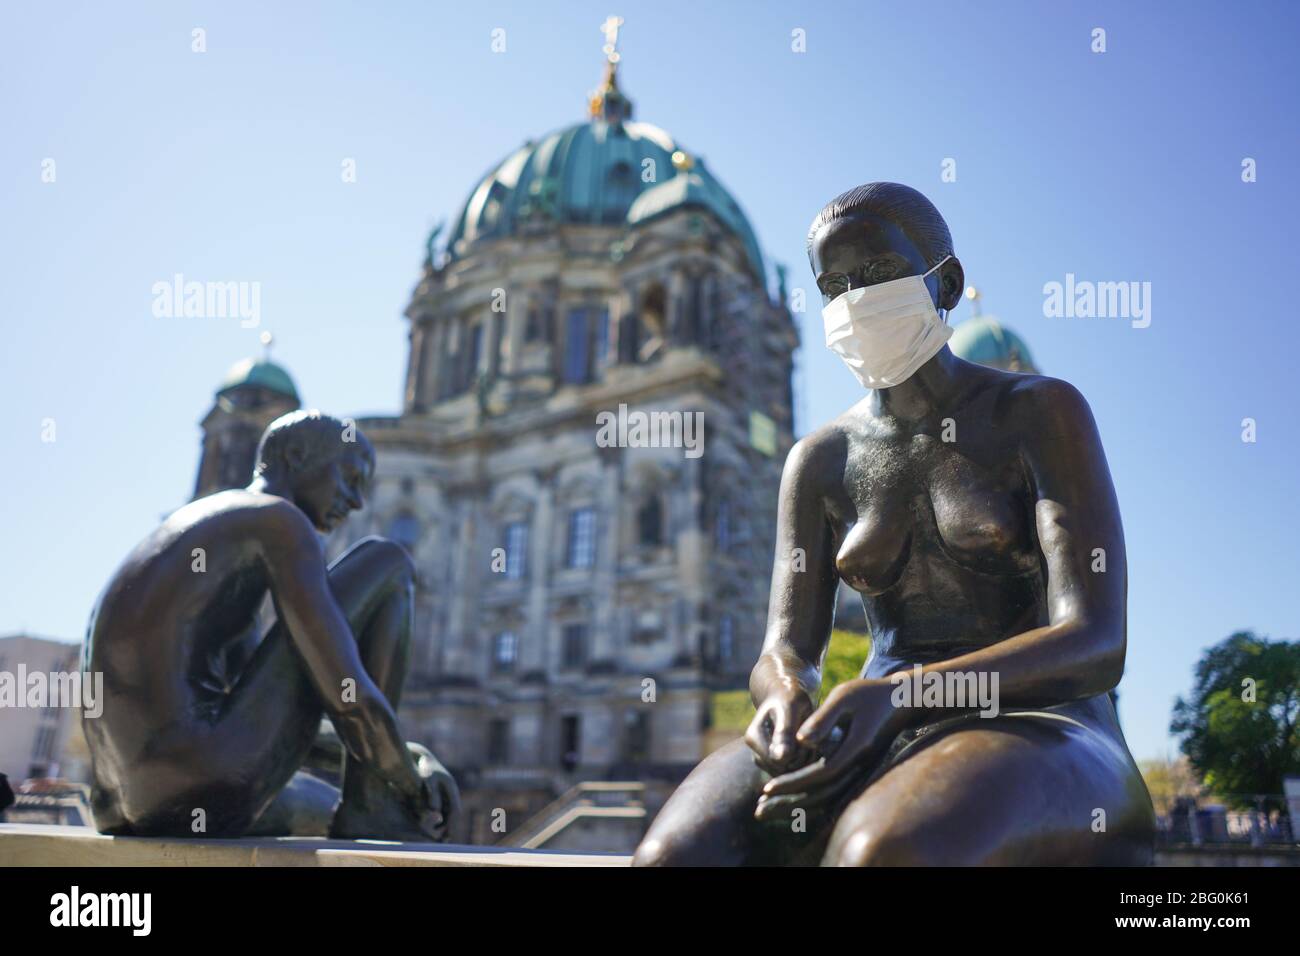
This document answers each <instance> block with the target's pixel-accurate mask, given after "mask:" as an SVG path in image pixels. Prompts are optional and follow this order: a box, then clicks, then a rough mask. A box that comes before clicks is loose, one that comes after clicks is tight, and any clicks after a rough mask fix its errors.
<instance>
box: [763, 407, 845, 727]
mask: <svg viewBox="0 0 1300 956" xmlns="http://www.w3.org/2000/svg"><path fill="white" fill-rule="evenodd" d="M837 469H838V470H837ZM843 473H844V452H843V438H842V436H839V435H838V433H834V432H828V431H822V432H817V433H815V434H813V435H810V436H808V437H807V438H804V439H803V440H802V441H800V442H798V443H797V444H796V445H795V446H794V447H793V448H792V449H791V450H790V454H789V456H788V457H787V458H786V461H785V468H784V470H783V471H782V473H781V490H780V496H779V500H778V503H777V527H776V554H775V556H774V558H773V562H772V586H771V594H770V597H769V599H768V610H767V635H766V637H765V639H764V641H763V651H762V654H761V655H760V656H759V659H758V663H757V664H756V665H755V666H754V670H753V672H752V673H751V675H750V681H749V688H750V694H751V696H752V697H753V699H754V703H755V704H756V705H758V704H761V703H762V701H763V700H765V699H766V698H767V697H768V696H770V695H771V694H772V693H774V692H802V693H804V694H806V695H807V696H808V697H810V698H811V699H812V700H814V701H815V700H816V699H817V691H818V688H819V686H820V684H821V661H822V655H823V654H825V652H826V645H827V642H828V641H829V640H830V635H831V625H832V623H833V622H834V617H835V589H836V587H837V585H838V583H839V577H838V575H837V573H836V570H835V543H836V535H835V532H834V528H833V525H832V522H831V519H830V516H829V515H828V514H827V511H826V494H825V487H824V486H826V485H827V484H828V482H831V481H839V480H840V479H842V477H843Z"/></svg>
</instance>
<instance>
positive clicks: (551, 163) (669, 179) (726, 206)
mask: <svg viewBox="0 0 1300 956" xmlns="http://www.w3.org/2000/svg"><path fill="white" fill-rule="evenodd" d="M631 109H632V107H631V103H630V102H629V101H628V100H627V99H626V98H624V97H623V96H622V94H621V93H620V92H619V91H618V89H617V86H615V85H614V83H613V80H612V78H611V79H610V80H609V81H608V83H607V86H606V88H605V90H603V91H602V92H601V93H599V94H598V95H597V97H596V98H595V99H594V100H593V101H592V118H591V119H590V120H589V121H588V122H585V123H577V124H575V125H573V126H568V127H566V128H564V129H561V130H557V131H556V132H553V133H550V134H549V135H547V136H545V137H543V138H542V139H541V140H538V141H533V140H529V141H528V142H526V143H525V144H524V145H523V146H522V147H520V148H519V149H517V150H516V151H515V152H513V153H511V154H510V155H509V156H507V157H506V158H505V159H504V160H502V161H501V162H500V163H498V164H497V165H496V166H494V167H493V168H492V169H491V171H490V172H488V174H487V175H486V176H484V177H483V179H482V180H480V181H479V183H478V185H476V186H475V187H474V189H473V191H472V192H471V193H470V196H469V199H468V200H467V201H466V203H465V206H464V208H463V209H462V210H461V212H460V215H459V216H458V217H457V218H456V221H455V224H454V225H453V226H452V231H451V235H450V236H449V237H448V240H447V251H448V252H449V254H450V255H451V256H452V258H458V257H460V256H462V255H465V254H466V253H467V252H469V250H470V248H471V247H472V246H473V245H474V244H475V243H476V242H478V241H479V240H483V239H492V238H498V237H502V236H509V235H515V234H518V233H520V232H524V231H528V230H529V229H530V227H533V226H537V227H542V228H544V227H546V226H550V225H557V224H563V223H578V224H587V225H607V226H617V225H626V226H635V225H637V224H639V223H644V222H647V221H649V220H650V219H652V218H656V217H658V216H660V215H664V214H666V213H668V212H670V211H672V210H674V209H678V208H685V207H695V208H700V209H705V210H708V211H709V212H712V213H713V214H714V215H715V216H716V217H717V218H718V220H719V221H720V222H721V223H722V224H723V225H724V226H725V227H727V228H728V229H729V230H730V231H731V232H732V233H733V234H734V235H735V236H736V237H737V238H738V239H739V240H740V241H741V243H742V245H743V246H744V248H745V252H746V255H747V257H748V259H749V261H750V265H751V266H752V268H753V269H754V272H755V274H756V275H758V276H762V275H763V260H762V254H761V253H760V251H759V246H758V240H757V238H756V237H755V235H754V231H753V229H752V228H751V226H750V224H749V220H748V219H746V218H745V214H744V213H743V212H741V210H740V206H739V205H738V204H737V203H736V201H735V199H733V198H732V196H731V194H730V193H728V192H727V190H726V189H724V188H723V186H722V185H721V184H720V183H719V182H718V181H717V179H715V178H714V177H713V174H712V173H711V172H709V171H708V170H707V169H706V168H705V166H704V164H703V163H702V162H700V161H698V160H696V159H693V158H692V157H691V156H689V155H688V154H687V153H685V152H684V151H682V150H681V148H680V147H679V146H678V145H677V144H676V143H675V142H674V141H673V138H672V137H671V136H669V135H668V133H666V132H665V131H664V130H662V129H660V128H659V127H657V126H652V125H651V124H649V123H639V122H633V121H632V120H631Z"/></svg>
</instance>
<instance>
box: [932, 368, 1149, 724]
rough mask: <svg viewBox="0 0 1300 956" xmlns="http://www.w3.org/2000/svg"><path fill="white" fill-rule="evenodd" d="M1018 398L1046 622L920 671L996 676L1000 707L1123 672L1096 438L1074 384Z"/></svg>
mask: <svg viewBox="0 0 1300 956" xmlns="http://www.w3.org/2000/svg"><path fill="white" fill-rule="evenodd" d="M1014 400H1015V402H1016V409H1015V414H1016V416H1017V418H1018V425H1019V427H1020V429H1021V433H1022V434H1024V435H1025V436H1026V438H1025V440H1024V444H1023V446H1022V449H1021V454H1022V458H1023V462H1024V465H1025V469H1026V472H1027V475H1028V478H1029V481H1030V484H1031V487H1032V489H1033V495H1034V519H1035V525H1036V527H1037V531H1038V541H1039V546H1040V548H1041V551H1042V559H1043V563H1044V567H1045V568H1046V572H1047V574H1046V577H1047V582H1046V583H1047V603H1048V622H1049V623H1048V624H1047V625H1046V626H1044V627H1039V628H1035V629H1033V630H1031V631H1026V632H1025V633H1023V634H1018V635H1016V636H1014V637H1011V638H1009V639H1007V640H1005V641H1001V642H999V643H997V644H993V645H991V646H989V647H986V648H983V649H981V650H979V651H975V652H973V653H970V654H965V655H962V656H961V657H957V658H953V659H951V660H947V661H941V662H938V663H935V664H931V665H928V666H926V667H925V668H924V670H925V671H937V672H947V671H962V672H968V671H975V672H981V671H982V672H988V673H993V672H996V673H997V674H998V680H999V696H1000V701H1001V706H1002V707H1039V706H1051V705H1053V704H1061V703H1065V702H1067V701H1071V700H1078V699H1081V698H1086V697H1092V696H1095V695H1097V694H1102V693H1105V692H1106V691H1109V690H1110V689H1111V688H1113V687H1114V686H1115V685H1116V684H1117V683H1119V679H1120V677H1121V676H1122V674H1123V672H1124V655H1125V650H1126V643H1127V633H1126V626H1127V625H1126V618H1127V611H1126V604H1127V591H1128V577H1127V567H1126V562H1125V555H1124V531H1123V528H1122V526H1121V524H1120V516H1119V505H1118V503H1117V501H1116V499H1115V489H1114V486H1113V485H1112V483H1111V477H1110V470H1109V468H1108V467H1107V465H1106V455H1105V452H1104V451H1103V449H1102V445H1101V438H1100V436H1099V435H1098V433H1097V426H1096V423H1095V422H1094V421H1093V417H1092V412H1091V410H1090V409H1089V408H1088V403H1087V402H1086V401H1085V400H1084V398H1083V396H1082V395H1080V394H1079V392H1078V390H1077V389H1075V388H1074V387H1073V386H1072V385H1069V384H1068V383H1066V382H1062V381H1058V380H1056V379H1034V380H1032V381H1030V382H1027V383H1025V384H1024V385H1021V386H1018V392H1017V394H1016V395H1015V397H1014ZM928 716H930V717H931V718H932V717H933V715H928Z"/></svg>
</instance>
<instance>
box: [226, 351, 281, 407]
mask: <svg viewBox="0 0 1300 956" xmlns="http://www.w3.org/2000/svg"><path fill="white" fill-rule="evenodd" d="M250 386H251V387H254V388H264V389H266V390H267V391H270V392H275V393H276V394H277V395H283V396H285V397H286V398H291V399H293V400H294V401H295V402H297V401H298V389H297V388H296V387H294V384H293V379H292V378H290V377H289V373H288V372H286V371H285V370H284V369H283V368H281V367H280V366H279V365H276V364H275V363H274V362H271V361H267V360H265V359H263V360H258V359H252V358H246V359H241V360H240V361H238V362H236V363H235V364H234V365H232V366H230V371H229V372H227V373H226V377H225V379H223V380H222V382H221V385H220V386H219V387H218V388H217V394H218V395H224V394H226V393H227V392H230V391H233V390H234V389H237V388H244V387H250Z"/></svg>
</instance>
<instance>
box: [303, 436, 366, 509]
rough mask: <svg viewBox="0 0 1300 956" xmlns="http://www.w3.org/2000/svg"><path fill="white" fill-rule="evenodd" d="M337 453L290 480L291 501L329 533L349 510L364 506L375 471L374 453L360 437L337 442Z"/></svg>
mask: <svg viewBox="0 0 1300 956" xmlns="http://www.w3.org/2000/svg"><path fill="white" fill-rule="evenodd" d="M339 444H340V446H341V450H340V451H339V452H338V454H336V455H333V456H331V457H329V458H327V459H326V460H324V461H321V462H319V463H317V464H316V465H314V466H312V467H308V468H305V469H304V470H303V471H301V472H299V473H297V474H296V475H295V476H294V479H293V501H294V504H296V505H297V506H298V507H299V508H301V509H302V511H303V513H304V514H306V515H307V517H308V518H309V519H310V520H311V523H312V524H313V525H315V526H316V528H317V530H319V531H324V532H329V531H333V530H334V529H335V528H337V527H338V526H339V525H340V524H342V523H343V520H344V519H345V518H347V516H348V515H349V514H351V513H352V512H353V511H357V510H359V509H360V508H361V506H362V505H363V504H365V493H366V490H367V489H368V488H369V487H370V479H371V477H372V476H373V475H374V471H375V453H374V450H373V449H372V448H371V447H370V443H369V442H368V441H366V439H365V438H364V437H362V436H360V435H358V436H357V440H356V441H354V442H340V443H339Z"/></svg>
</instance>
